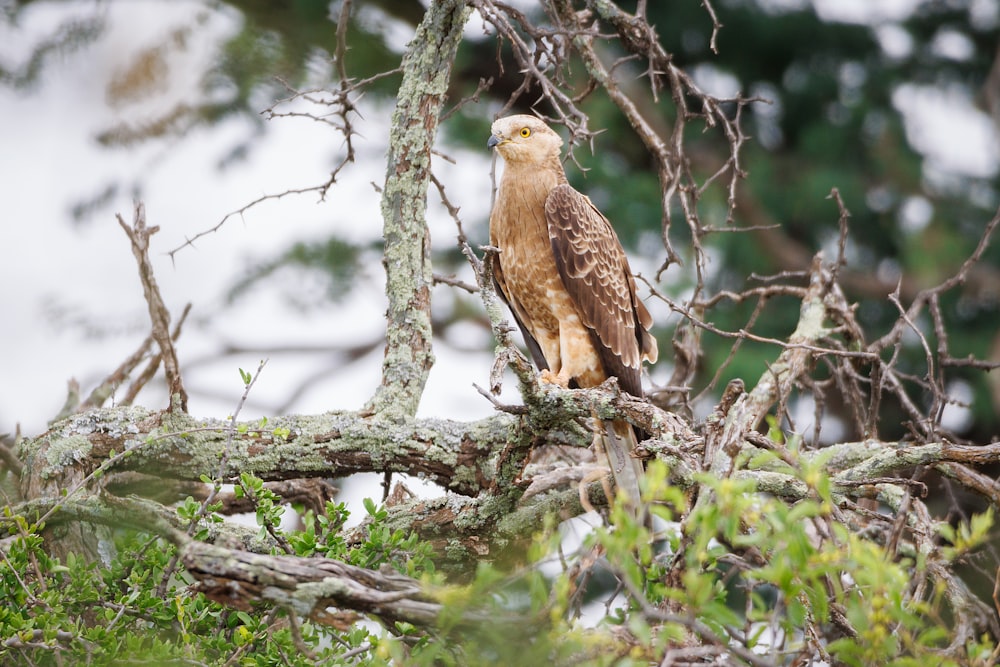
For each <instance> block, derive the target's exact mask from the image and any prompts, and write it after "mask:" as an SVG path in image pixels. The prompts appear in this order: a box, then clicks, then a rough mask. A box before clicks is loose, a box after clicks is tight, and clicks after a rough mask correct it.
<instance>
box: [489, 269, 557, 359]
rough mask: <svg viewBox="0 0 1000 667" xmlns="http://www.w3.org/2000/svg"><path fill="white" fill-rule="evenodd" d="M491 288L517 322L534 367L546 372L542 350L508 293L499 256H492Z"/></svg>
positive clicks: (518, 305)
mask: <svg viewBox="0 0 1000 667" xmlns="http://www.w3.org/2000/svg"><path fill="white" fill-rule="evenodd" d="M493 287H494V288H495V289H496V292H497V294H498V295H499V296H500V298H501V299H503V302H504V303H506V304H507V307H508V308H509V309H510V312H511V313H512V314H513V315H514V320H516V321H517V326H518V328H519V329H520V330H521V335H522V336H524V344H525V345H527V347H528V352H530V353H531V358H532V359H534V361H535V366H537V367H538V370H540V371H544V370H548V368H549V364H548V362H546V361H545V355H543V354H542V348H541V347H539V345H538V341H537V340H535V337H534V336H532V335H531V331H530V330H529V329H528V327H527V326H525V315H524V313H522V312H520V311H521V304H520V303H518V302H517V301H516V300H514V299H512V298H511V295H510V291H509V290H508V289H507V281H506V280H505V279H504V275H503V268H502V267H501V265H500V256H499V255H493Z"/></svg>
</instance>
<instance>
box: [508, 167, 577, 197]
mask: <svg viewBox="0 0 1000 667" xmlns="http://www.w3.org/2000/svg"><path fill="white" fill-rule="evenodd" d="M566 182H567V181H566V172H565V171H564V170H563V167H562V163H561V162H559V158H558V157H554V158H551V159H550V160H546V161H545V162H543V163H538V162H515V161H512V162H507V163H505V164H504V172H503V177H502V178H501V179H500V189H501V190H502V189H504V188H505V187H506V188H517V189H518V190H522V191H523V190H524V188H525V187H531V188H532V189H534V190H536V191H537V192H539V193H543V194H542V197H543V198H544V197H545V196H547V195H548V193H549V192H550V191H551V190H552V188H554V187H556V186H557V185H562V184H563V183H566Z"/></svg>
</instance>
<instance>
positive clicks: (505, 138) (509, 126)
mask: <svg viewBox="0 0 1000 667" xmlns="http://www.w3.org/2000/svg"><path fill="white" fill-rule="evenodd" d="M490 132H491V134H490V139H489V141H487V142H486V145H487V147H489V148H494V147H496V149H497V152H498V153H500V156H501V157H502V158H503V159H504V160H505V161H507V162H522V163H526V164H538V163H543V162H549V161H551V160H552V159H555V160H556V161H557V162H558V160H559V148H560V147H561V146H562V138H560V136H559V135H558V134H556V133H555V132H554V131H553V130H552V129H551V128H550V127H549V126H548V125H546V124H545V123H543V122H542V121H540V120H539V119H537V118H535V117H534V116H525V115H519V116H507V117H505V118H498V119H497V120H496V121H494V123H493V127H492V128H490Z"/></svg>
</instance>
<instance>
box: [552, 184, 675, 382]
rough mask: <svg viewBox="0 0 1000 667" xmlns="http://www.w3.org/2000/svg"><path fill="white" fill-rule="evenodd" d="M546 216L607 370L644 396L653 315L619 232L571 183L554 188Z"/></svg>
mask: <svg viewBox="0 0 1000 667" xmlns="http://www.w3.org/2000/svg"><path fill="white" fill-rule="evenodd" d="M545 217H546V220H547V221H548V228H549V238H550V240H551V242H552V252H553V254H554V255H555V260H556V266H557V267H558V269H559V274H560V276H561V277H562V280H563V284H564V285H565V286H566V290H567V292H569V294H570V296H571V297H572V299H573V301H574V303H575V304H576V306H577V310H578V311H579V314H580V319H581V321H582V322H583V324H584V325H585V326H586V327H587V328H588V329H589V330H590V332H591V338H592V340H593V342H594V347H595V349H596V350H597V354H598V356H599V357H600V359H601V363H602V365H603V366H604V371H605V373H606V374H607V375H608V376H609V377H610V376H615V377H617V378H618V384H619V386H620V387H621V388H622V389H623V390H624V391H626V392H628V393H629V394H632V395H633V396H640V397H641V396H642V382H641V377H640V368H641V365H642V360H643V358H648V359H650V360H651V361H654V360H655V358H656V343H655V341H654V340H653V339H652V337H651V336H650V335H649V333H648V331H647V329H648V328H649V327H650V326H652V318H650V316H649V312H648V311H647V310H646V308H645V306H643V305H642V302H641V301H639V299H638V298H637V297H636V288H635V280H634V279H633V278H632V273H631V270H630V269H629V265H628V259H627V258H626V257H625V251H624V250H622V247H621V243H619V241H618V236H617V235H616V234H615V231H614V229H613V228H612V227H611V223H609V222H608V220H607V218H605V217H604V216H603V215H602V214H601V212H600V211H598V210H597V208H595V207H594V205H593V204H592V203H591V202H590V199H589V198H587V197H585V196H584V195H582V194H580V193H579V192H577V191H576V190H574V189H573V188H572V187H570V186H569V185H559V186H557V187H555V188H553V189H552V191H551V192H550V193H549V195H548V198H547V199H546V200H545Z"/></svg>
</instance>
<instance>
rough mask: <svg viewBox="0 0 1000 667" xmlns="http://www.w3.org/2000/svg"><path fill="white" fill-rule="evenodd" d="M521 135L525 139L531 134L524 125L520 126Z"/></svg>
mask: <svg viewBox="0 0 1000 667" xmlns="http://www.w3.org/2000/svg"><path fill="white" fill-rule="evenodd" d="M521 136H522V137H524V138H525V139H527V138H528V137H530V136H531V130H529V129H528V128H526V127H522V128H521Z"/></svg>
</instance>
